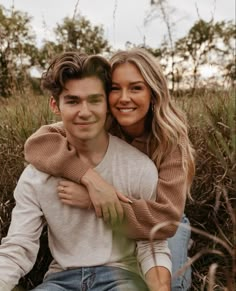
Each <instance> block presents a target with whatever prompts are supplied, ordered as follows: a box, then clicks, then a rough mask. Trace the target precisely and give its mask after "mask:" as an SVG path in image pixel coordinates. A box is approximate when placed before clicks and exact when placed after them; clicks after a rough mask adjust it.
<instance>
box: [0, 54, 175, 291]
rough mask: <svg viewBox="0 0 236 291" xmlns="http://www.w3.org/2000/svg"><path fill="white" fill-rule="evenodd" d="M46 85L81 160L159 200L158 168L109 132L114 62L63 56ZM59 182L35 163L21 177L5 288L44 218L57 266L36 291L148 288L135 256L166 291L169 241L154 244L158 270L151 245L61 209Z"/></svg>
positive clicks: (0, 258)
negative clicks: (163, 279)
mask: <svg viewBox="0 0 236 291" xmlns="http://www.w3.org/2000/svg"><path fill="white" fill-rule="evenodd" d="M43 84H44V87H45V88H46V89H48V90H49V91H50V92H51V94H52V98H51V101H50V104H51V107H52V110H53V111H54V112H55V113H56V114H59V115H60V116H61V119H62V122H63V127H64V129H65V132H66V136H65V139H67V141H68V145H69V144H70V145H72V146H73V148H74V149H75V150H76V152H77V155H79V157H80V159H81V160H83V161H84V162H85V163H88V164H89V165H90V166H91V167H94V168H95V170H96V171H97V172H99V174H100V175H101V176H102V177H103V178H104V179H105V180H106V181H108V182H109V183H110V184H112V185H114V186H115V187H116V188H117V189H119V191H121V192H122V193H125V194H126V195H127V196H131V197H135V198H136V199H138V198H145V199H155V195H156V184H157V171H156V167H155V165H154V164H153V163H152V162H151V160H150V159H149V158H148V157H147V156H146V155H144V154H142V153H141V152H139V151H138V150H136V149H134V148H133V147H131V146H130V145H128V144H126V143H125V142H124V141H122V140H120V139H118V138H117V137H114V136H112V135H109V134H108V133H107V132H106V131H105V129H104V125H105V121H106V114H107V96H108V92H109V89H110V84H111V77H110V65H109V63H108V62H107V61H106V60H105V59H103V58H102V57H99V56H90V57H88V56H86V55H80V54H78V53H76V52H71V53H64V54H62V55H60V56H59V57H57V58H56V59H55V60H54V61H53V62H52V63H51V65H50V67H49V69H48V71H47V72H46V74H45V75H44V76H43ZM56 150H57V149H56V148H55V151H56ZM59 180H60V179H59V178H56V177H53V176H50V175H48V174H45V173H43V172H40V171H38V170H37V169H35V168H34V167H33V166H32V165H29V166H28V167H27V168H26V169H25V170H24V172H23V174H22V175H21V177H20V180H19V182H18V185H17V187H16V189H15V192H14V197H15V200H16V206H15V208H14V209H13V212H12V221H11V225H10V228H9V231H8V235H7V237H6V238H4V239H3V240H2V245H1V246H0V290H1V291H3V290H4V291H5V290H6V291H9V290H11V289H12V288H13V287H14V286H15V285H16V284H17V283H18V281H19V279H20V278H21V277H22V276H24V275H25V274H26V273H27V272H29V271H30V269H31V268H32V266H33V264H34V262H35V260H36V256H37V252H38V248H39V237H40V234H41V231H42V227H43V223H44V219H45V220H46V222H47V225H48V238H49V247H50V250H51V253H52V256H53V261H52V263H51V265H50V267H49V270H48V272H47V274H46V276H45V280H44V282H43V283H42V284H41V285H39V286H38V287H36V288H35V290H37V291H39V290H50V291H57V290H58V291H59V290H65V291H66V290H91V291H92V290H97V291H102V290H113V291H116V290H132V291H135V290H140V291H141V290H142V291H144V290H148V287H147V285H146V284H145V282H144V281H143V279H142V277H141V276H140V273H139V270H138V268H137V261H136V254H137V260H138V264H139V265H140V268H141V270H142V272H143V275H144V276H146V277H147V278H154V279H152V282H150V281H149V280H147V281H148V282H147V283H148V285H149V288H150V290H153V291H154V290H168V288H169V287H167V288H163V289H162V288H159V286H160V282H159V281H158V280H159V279H158V276H157V273H156V271H157V272H158V271H159V270H160V268H163V267H164V268H166V269H168V270H170V269H171V262H170V257H169V250H168V247H167V242H166V241H155V245H154V249H155V256H156V261H157V264H158V267H155V263H154V260H153V258H152V253H151V249H150V243H149V242H147V241H138V242H135V241H133V240H130V239H128V238H126V237H123V236H121V235H120V234H119V232H118V231H117V230H112V229H111V227H110V226H109V225H108V224H106V223H104V221H103V219H98V218H97V217H96V215H95V213H94V211H93V210H89V209H80V208H73V207H70V206H68V205H64V204H62V203H61V201H60V200H59V198H58V194H57V185H58V182H59ZM137 193H145V194H143V195H145V197H144V196H143V197H140V196H139V195H138V194H137ZM147 274H148V276H147ZM167 279H168V278H167Z"/></svg>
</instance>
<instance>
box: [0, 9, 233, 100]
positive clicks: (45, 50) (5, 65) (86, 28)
mask: <svg viewBox="0 0 236 291" xmlns="http://www.w3.org/2000/svg"><path fill="white" fill-rule="evenodd" d="M54 34H55V41H50V40H47V39H45V40H44V41H43V45H42V46H41V47H38V46H37V45H36V35H35V33H34V31H33V29H32V27H31V17H30V16H29V15H28V14H27V13H25V12H22V11H18V10H14V9H11V10H10V9H6V8H4V7H3V6H0V96H2V97H9V96H11V95H13V94H14V93H16V92H22V91H24V90H25V88H26V87H29V86H31V87H33V88H34V87H37V84H36V83H35V80H34V79H33V78H32V77H31V74H30V69H31V68H32V67H37V68H39V69H40V70H44V69H45V68H46V67H47V64H48V61H49V60H50V59H51V58H52V57H53V56H55V55H56V54H58V53H60V52H63V51H69V50H74V49H76V50H80V51H81V52H85V53H88V54H91V53H92V54H97V53H101V54H103V53H106V54H111V53H113V52H114V49H113V48H112V47H111V45H110V44H109V42H108V41H107V40H106V39H105V36H104V30H103V27H102V26H97V25H92V24H91V22H90V21H89V20H88V19H86V18H85V17H84V16H82V15H80V14H75V15H74V16H73V18H69V17H65V18H64V19H62V21H61V22H60V23H57V24H56V27H55V28H54ZM235 38H236V27H235V24H234V23H233V21H227V22H226V21H221V22H214V21H213V20H212V21H210V22H206V21H204V20H203V19H199V20H198V21H197V22H195V23H194V24H193V26H192V27H191V28H190V30H189V31H188V33H187V35H186V36H185V37H183V38H181V39H178V40H177V41H175V42H172V43H170V42H168V41H164V42H163V43H162V44H161V45H160V47H158V48H152V47H148V46H147V45H146V44H140V45H134V44H130V43H127V46H141V47H145V48H146V49H148V50H149V51H150V52H151V53H152V54H153V55H154V56H156V57H157V58H159V59H160V62H161V64H162V66H163V68H164V70H165V73H166V76H167V78H168V79H169V81H170V84H171V88H172V90H176V89H179V88H181V86H183V84H185V86H186V85H188V86H189V87H191V88H197V86H199V85H201V78H200V76H201V73H200V71H201V67H203V66H204V65H208V66H212V67H215V68H217V72H219V73H218V75H219V76H220V77H221V78H220V79H221V82H227V84H231V85H232V84H234V82H235V81H236V65H235V54H234V50H235Z"/></svg>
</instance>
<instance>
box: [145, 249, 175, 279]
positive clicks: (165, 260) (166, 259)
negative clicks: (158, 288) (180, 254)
mask: <svg viewBox="0 0 236 291" xmlns="http://www.w3.org/2000/svg"><path fill="white" fill-rule="evenodd" d="M140 267H141V270H142V273H143V275H146V273H147V271H149V270H150V269H151V268H152V267H164V268H166V269H167V270H169V272H170V274H172V271H171V270H172V262H171V259H170V256H169V255H168V254H158V255H156V265H155V266H154V259H153V257H152V256H150V257H146V258H145V259H144V260H143V261H142V262H141V266H140Z"/></svg>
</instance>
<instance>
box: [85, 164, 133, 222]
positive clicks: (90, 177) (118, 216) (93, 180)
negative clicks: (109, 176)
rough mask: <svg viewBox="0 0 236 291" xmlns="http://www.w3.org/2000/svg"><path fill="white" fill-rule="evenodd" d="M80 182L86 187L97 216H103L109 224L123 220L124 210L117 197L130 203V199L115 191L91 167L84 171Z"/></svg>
mask: <svg viewBox="0 0 236 291" xmlns="http://www.w3.org/2000/svg"><path fill="white" fill-rule="evenodd" d="M81 183H82V184H83V185H85V186H86V188H87V189H88V192H89V196H90V198H91V201H92V204H93V207H94V209H95V212H96V215H97V217H103V219H104V221H105V222H109V223H111V225H115V224H117V223H119V222H121V221H122V220H123V218H124V211H123V208H122V206H121V203H120V201H119V199H120V200H121V201H123V202H127V203H132V201H130V200H129V199H128V198H127V197H125V196H124V195H123V194H121V193H119V192H117V191H116V190H115V188H114V187H113V186H112V185H110V184H108V183H107V182H106V181H104V180H103V179H102V178H101V177H100V175H99V174H98V173H97V172H96V171H95V170H93V169H89V170H88V171H87V172H86V173H85V175H84V176H83V177H82V179H81Z"/></svg>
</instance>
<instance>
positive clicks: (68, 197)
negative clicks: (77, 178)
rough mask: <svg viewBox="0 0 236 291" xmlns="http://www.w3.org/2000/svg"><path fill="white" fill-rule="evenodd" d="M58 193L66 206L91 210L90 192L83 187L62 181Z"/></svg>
mask: <svg viewBox="0 0 236 291" xmlns="http://www.w3.org/2000/svg"><path fill="white" fill-rule="evenodd" d="M57 191H58V196H59V198H60V199H61V202H63V203H64V204H67V205H70V206H77V207H79V208H83V209H90V208H91V207H92V201H91V199H90V196H89V194H88V190H87V188H86V187H84V186H83V185H80V184H77V183H74V182H71V181H67V180H62V181H60V182H59V184H58V187H57Z"/></svg>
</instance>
